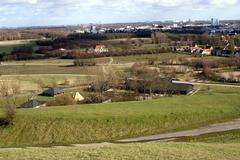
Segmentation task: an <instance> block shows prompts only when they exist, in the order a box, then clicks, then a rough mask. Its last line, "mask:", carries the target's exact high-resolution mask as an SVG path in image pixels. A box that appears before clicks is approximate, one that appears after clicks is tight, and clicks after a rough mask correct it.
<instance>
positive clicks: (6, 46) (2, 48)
mask: <svg viewBox="0 0 240 160" xmlns="http://www.w3.org/2000/svg"><path fill="white" fill-rule="evenodd" d="M21 46H31V47H33V49H34V50H35V51H36V50H37V49H38V46H37V45H36V43H35V42H31V41H15V43H14V42H11V41H9V42H5V43H3V42H2V43H0V53H3V52H5V53H7V54H9V53H11V52H12V50H13V49H14V48H16V47H21Z"/></svg>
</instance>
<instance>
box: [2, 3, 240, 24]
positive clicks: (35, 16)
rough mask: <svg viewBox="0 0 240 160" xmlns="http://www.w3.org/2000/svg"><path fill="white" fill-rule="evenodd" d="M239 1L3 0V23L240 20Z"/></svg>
mask: <svg viewBox="0 0 240 160" xmlns="http://www.w3.org/2000/svg"><path fill="white" fill-rule="evenodd" d="M239 8H240V0H121V1H116V0H57V1H56V0H1V1H0V12H1V14H0V26H1V27H2V26H5V27H23V26H49V25H71V24H89V23H119V22H121V23H127V22H145V21H166V20H173V21H176V20H188V19H191V20H211V18H218V19H220V20H237V19H240V12H239Z"/></svg>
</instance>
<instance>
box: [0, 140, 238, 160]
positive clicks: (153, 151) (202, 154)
mask: <svg viewBox="0 0 240 160" xmlns="http://www.w3.org/2000/svg"><path fill="white" fill-rule="evenodd" d="M239 148H240V144H239V143H238V144H203V143H196V144H191V143H147V144H146V143H144V144H131V145H110V144H105V145H97V146H84V147H57V148H24V149H0V160H13V159H14V160H20V159H23V158H24V160H45V159H48V160H66V159H74V160H90V159H99V160H100V159H104V160H113V159H116V160H117V159H126V160H128V159H129V160H139V159H144V160H152V159H162V160H195V159H196V160H239V157H240V150H239Z"/></svg>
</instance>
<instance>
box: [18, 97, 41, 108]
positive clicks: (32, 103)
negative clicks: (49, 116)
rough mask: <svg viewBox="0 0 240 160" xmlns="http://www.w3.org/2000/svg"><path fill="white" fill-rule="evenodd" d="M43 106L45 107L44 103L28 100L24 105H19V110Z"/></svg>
mask: <svg viewBox="0 0 240 160" xmlns="http://www.w3.org/2000/svg"><path fill="white" fill-rule="evenodd" d="M45 106H46V102H43V101H39V100H36V99H33V100H29V101H28V102H26V103H23V104H22V105H21V108H40V107H45Z"/></svg>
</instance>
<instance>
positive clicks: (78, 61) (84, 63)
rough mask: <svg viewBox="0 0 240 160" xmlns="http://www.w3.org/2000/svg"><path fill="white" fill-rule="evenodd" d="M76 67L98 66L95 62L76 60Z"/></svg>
mask: <svg viewBox="0 0 240 160" xmlns="http://www.w3.org/2000/svg"><path fill="white" fill-rule="evenodd" d="M73 63H74V66H81V67H83V66H96V62H94V61H93V60H89V61H86V60H80V59H76V60H75V61H74V62H73Z"/></svg>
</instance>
